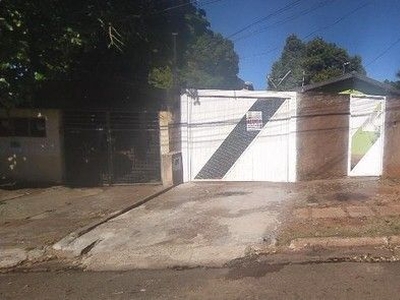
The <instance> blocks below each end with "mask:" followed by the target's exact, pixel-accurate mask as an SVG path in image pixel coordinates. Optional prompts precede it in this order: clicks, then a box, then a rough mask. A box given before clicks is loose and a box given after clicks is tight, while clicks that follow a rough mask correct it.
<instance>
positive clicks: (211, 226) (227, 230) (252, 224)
mask: <svg viewBox="0 0 400 300" xmlns="http://www.w3.org/2000/svg"><path fill="white" fill-rule="evenodd" d="M285 195H286V192H285V191H284V189H282V187H280V186H279V185H276V184H274V185H270V184H265V183H217V184H216V183H189V184H184V185H181V186H178V187H176V188H174V189H172V190H170V191H168V192H167V193H165V194H162V195H160V196H159V197H157V198H155V199H153V200H152V201H150V202H148V203H146V204H145V205H142V206H140V207H138V208H136V209H133V210H131V211H129V212H127V213H126V214H124V215H121V216H120V217H118V218H115V219H113V220H111V221H109V222H107V223H105V224H103V225H101V226H99V227H97V228H95V229H94V230H92V231H90V232H88V233H87V234H85V235H83V236H81V237H80V238H78V239H76V240H74V241H73V242H71V243H70V244H69V245H68V246H66V247H64V249H63V250H66V251H71V252H75V253H80V252H81V250H82V249H84V248H85V247H88V246H90V251H88V253H87V254H86V255H85V256H84V257H83V263H84V265H86V266H87V268H88V269H92V270H123V269H132V268H166V267H177V266H188V267H193V266H221V265H223V264H225V263H227V262H229V261H230V260H233V259H236V258H239V257H242V256H244V255H245V252H246V249H248V248H249V247H251V246H254V245H259V244H260V243H264V242H263V238H264V237H265V236H268V237H269V238H271V237H272V238H273V236H274V229H275V228H276V227H277V222H278V216H279V212H280V211H279V210H280V205H279V204H280V203H281V200H282V199H284V196H285ZM94 241H96V243H94V244H93V242H94Z"/></svg>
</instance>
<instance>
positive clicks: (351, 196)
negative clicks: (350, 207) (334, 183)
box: [332, 193, 369, 202]
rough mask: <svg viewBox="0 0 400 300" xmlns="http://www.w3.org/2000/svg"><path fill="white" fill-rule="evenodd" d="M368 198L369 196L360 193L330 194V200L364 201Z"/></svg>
mask: <svg viewBox="0 0 400 300" xmlns="http://www.w3.org/2000/svg"><path fill="white" fill-rule="evenodd" d="M368 199H369V197H368V196H367V195H365V194H361V193H334V194H333V195H332V200H337V201H343V202H348V201H365V200H368Z"/></svg>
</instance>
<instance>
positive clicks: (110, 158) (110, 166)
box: [106, 111, 114, 185]
mask: <svg viewBox="0 0 400 300" xmlns="http://www.w3.org/2000/svg"><path fill="white" fill-rule="evenodd" d="M106 126H107V163H108V178H107V181H108V185H112V184H113V172H114V165H113V149H112V135H111V120H110V112H109V111H108V112H106Z"/></svg>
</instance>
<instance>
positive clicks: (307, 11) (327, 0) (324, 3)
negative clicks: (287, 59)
mask: <svg viewBox="0 0 400 300" xmlns="http://www.w3.org/2000/svg"><path fill="white" fill-rule="evenodd" d="M335 1H337V0H325V1H322V2H320V3H318V4H317V5H314V6H312V7H310V8H307V9H303V10H302V11H300V12H299V13H296V14H292V15H291V16H289V17H287V18H285V19H283V20H280V21H277V22H275V23H273V24H271V25H268V26H266V27H263V28H261V29H259V30H256V31H253V32H251V33H249V34H247V35H245V36H242V37H239V38H237V39H235V40H234V41H235V42H237V41H240V40H244V39H247V38H249V37H251V36H253V35H255V34H259V33H261V32H265V31H266V30H268V29H270V28H273V27H276V26H279V25H284V24H287V23H289V22H291V21H293V20H296V19H298V18H300V17H304V16H306V15H308V14H310V13H312V12H314V11H316V10H318V9H320V8H322V7H325V6H327V5H328V4H331V3H332V2H335Z"/></svg>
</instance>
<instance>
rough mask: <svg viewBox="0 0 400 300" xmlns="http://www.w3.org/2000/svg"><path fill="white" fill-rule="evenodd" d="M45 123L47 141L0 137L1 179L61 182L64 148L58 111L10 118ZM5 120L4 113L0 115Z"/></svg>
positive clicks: (16, 113)
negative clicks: (40, 120)
mask: <svg viewBox="0 0 400 300" xmlns="http://www.w3.org/2000/svg"><path fill="white" fill-rule="evenodd" d="M38 116H41V117H43V118H45V119H46V137H0V179H2V180H8V179H14V180H21V181H24V182H25V181H27V182H32V183H61V182H62V181H63V174H64V166H63V151H62V149H63V146H62V139H61V136H60V125H61V113H60V111H58V110H39V109H18V110H12V111H11V112H10V117H19V118H28V117H29V118H35V117H38ZM0 117H1V118H5V117H7V114H6V112H5V111H0Z"/></svg>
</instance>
